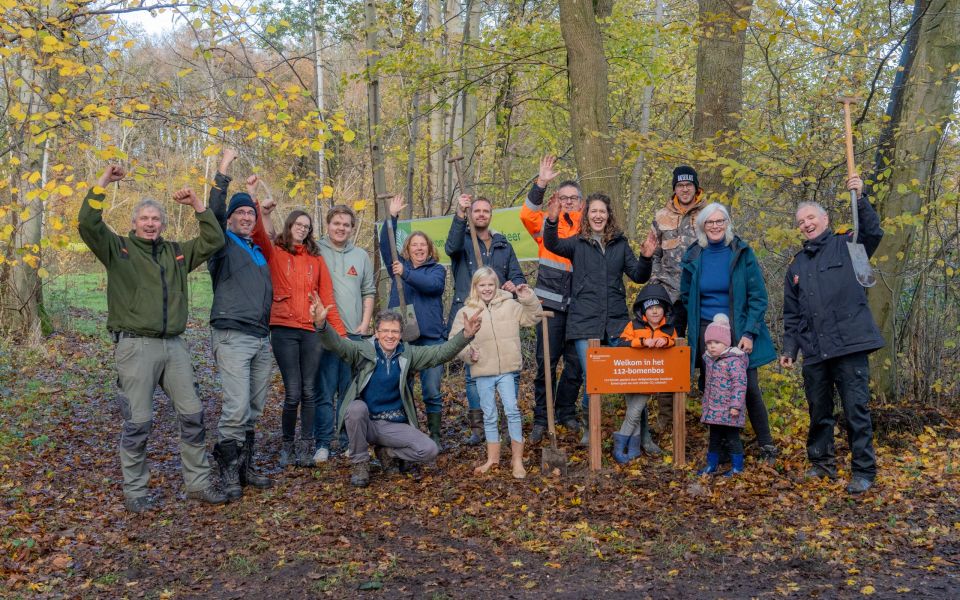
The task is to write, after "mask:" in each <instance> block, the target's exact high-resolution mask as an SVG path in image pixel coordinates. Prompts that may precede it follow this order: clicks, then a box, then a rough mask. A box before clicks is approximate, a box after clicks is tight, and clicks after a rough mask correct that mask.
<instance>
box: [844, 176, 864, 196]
mask: <svg viewBox="0 0 960 600" xmlns="http://www.w3.org/2000/svg"><path fill="white" fill-rule="evenodd" d="M847 189H848V190H850V191H853V192H856V193H857V198H859V197H860V195H861V194H863V180H862V179H860V175H854V176H852V177H850V178H849V179H847Z"/></svg>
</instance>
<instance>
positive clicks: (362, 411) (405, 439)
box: [310, 292, 482, 487]
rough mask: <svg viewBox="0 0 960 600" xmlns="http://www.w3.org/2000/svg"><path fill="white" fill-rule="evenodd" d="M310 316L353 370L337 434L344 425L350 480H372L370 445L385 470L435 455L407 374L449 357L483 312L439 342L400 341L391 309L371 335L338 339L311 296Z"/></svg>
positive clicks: (364, 482)
mask: <svg viewBox="0 0 960 600" xmlns="http://www.w3.org/2000/svg"><path fill="white" fill-rule="evenodd" d="M310 300H311V305H310V314H311V315H312V316H313V322H314V324H315V325H316V327H317V332H318V333H319V334H320V344H321V345H322V346H323V347H324V348H325V349H327V350H331V351H333V352H336V353H337V355H339V356H340V358H341V359H342V360H343V361H344V362H345V363H347V364H348V365H350V366H351V368H352V370H353V372H354V373H355V376H354V379H353V381H351V382H350V386H349V387H348V388H347V392H346V394H345V395H344V398H343V403H342V404H341V408H340V414H339V415H337V432H339V431H340V428H341V427H344V426H346V429H347V438H348V440H349V448H350V461H351V463H352V464H353V474H352V476H351V477H350V483H351V484H353V485H355V486H358V487H364V486H366V485H367V484H368V483H369V482H370V469H369V465H370V453H369V451H368V450H369V446H370V444H373V445H374V446H375V449H376V453H377V459H379V460H380V464H382V465H383V470H384V471H385V472H388V473H389V472H391V471H393V472H396V471H397V470H398V469H399V466H398V464H397V461H398V460H402V461H406V462H428V461H431V460H433V459H434V458H436V456H437V451H438V449H437V444H436V443H435V442H434V441H433V440H432V439H430V436H428V435H426V434H425V433H423V432H422V431H420V429H419V428H418V426H417V411H416V409H415V408H414V403H413V397H412V396H413V392H412V390H411V388H410V386H409V385H408V384H407V378H408V376H409V374H410V373H414V372H417V371H421V370H423V369H429V368H430V367H435V366H437V365H440V364H443V363H445V362H447V361H449V360H452V359H453V358H455V357H456V356H457V354H458V353H459V352H460V351H461V350H463V349H464V348H465V347H466V346H467V343H468V342H469V341H470V340H471V339H473V336H475V335H476V334H477V331H478V330H479V329H480V321H481V318H482V317H481V312H480V311H477V312H476V314H474V315H473V316H472V317H468V316H467V315H466V314H464V316H463V331H462V332H460V333H458V334H457V335H455V336H454V337H452V338H450V339H449V340H448V341H447V342H446V343H444V344H442V345H440V346H413V345H404V344H401V343H400V333H401V332H402V331H403V317H401V316H400V313H397V312H394V311H392V310H384V311H381V312H380V314H378V315H377V318H376V329H375V333H374V336H373V338H372V339H370V340H362V341H354V340H350V339H346V338H341V337H340V336H339V335H338V334H337V332H336V331H333V329H332V328H329V327H327V326H326V324H327V323H326V319H327V307H325V306H323V305H322V304H321V303H320V298H319V297H318V296H317V295H316V293H315V292H314V293H312V294H311V298H310Z"/></svg>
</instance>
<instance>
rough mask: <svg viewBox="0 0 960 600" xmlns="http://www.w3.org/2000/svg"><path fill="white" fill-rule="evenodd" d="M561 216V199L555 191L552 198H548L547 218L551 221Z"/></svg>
mask: <svg viewBox="0 0 960 600" xmlns="http://www.w3.org/2000/svg"><path fill="white" fill-rule="evenodd" d="M559 218H560V199H559V198H557V193H556V192H554V193H553V194H552V195H551V196H550V199H549V200H547V219H549V220H551V221H556V220H557V219H559Z"/></svg>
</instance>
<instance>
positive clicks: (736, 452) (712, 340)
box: [699, 313, 750, 475]
mask: <svg viewBox="0 0 960 600" xmlns="http://www.w3.org/2000/svg"><path fill="white" fill-rule="evenodd" d="M703 341H704V343H705V345H706V349H707V351H706V352H705V353H704V354H703V364H704V369H705V372H706V379H705V384H704V388H703V416H702V417H700V422H702V423H706V424H707V425H709V426H710V444H709V446H708V448H707V466H706V467H704V468H703V469H701V470H700V471H699V474H700V475H712V474H715V473H716V472H717V469H718V468H719V466H720V450H721V448H722V447H723V441H724V440H726V442H727V445H728V447H729V448H730V461H731V462H732V463H733V468H732V469H730V470H729V471H727V472H726V473H724V475H734V474H736V473H740V472H742V471H743V442H741V441H740V430H741V429H743V425H744V423H745V420H746V419H745V406H746V397H747V364H748V363H749V360H750V359H749V357H748V356H747V354H746V353H745V352H744V351H743V350H740V349H739V348H737V347H735V346H731V345H730V320H729V319H728V318H727V315H725V314H723V313H720V314H718V315H717V316H715V317H714V318H713V322H712V323H710V324H709V325H707V329H706V332H705V333H704V336H703Z"/></svg>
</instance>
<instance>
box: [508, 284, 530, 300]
mask: <svg viewBox="0 0 960 600" xmlns="http://www.w3.org/2000/svg"><path fill="white" fill-rule="evenodd" d="M513 293H514V294H516V295H517V296H518V297H520V298H526V297H527V296H529V295H531V294H533V290H531V289H530V286H529V285H527V284H525V283H521V284H520V285H518V286H516V287H515V288H514V292H513Z"/></svg>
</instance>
